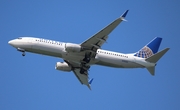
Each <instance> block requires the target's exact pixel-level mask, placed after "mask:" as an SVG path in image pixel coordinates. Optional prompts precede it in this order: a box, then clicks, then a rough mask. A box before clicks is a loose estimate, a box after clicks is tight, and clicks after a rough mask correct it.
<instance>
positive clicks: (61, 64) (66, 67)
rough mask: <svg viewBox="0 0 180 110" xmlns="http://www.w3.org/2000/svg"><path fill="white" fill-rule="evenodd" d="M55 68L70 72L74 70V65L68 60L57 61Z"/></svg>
mask: <svg viewBox="0 0 180 110" xmlns="http://www.w3.org/2000/svg"><path fill="white" fill-rule="evenodd" d="M55 69H56V70H61V71H67V72H70V71H71V70H72V67H71V66H70V65H68V64H67V63H66V62H57V63H56V65H55Z"/></svg>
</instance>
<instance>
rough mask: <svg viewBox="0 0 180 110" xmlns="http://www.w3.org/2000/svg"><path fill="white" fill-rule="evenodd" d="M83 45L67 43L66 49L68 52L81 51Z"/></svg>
mask: <svg viewBox="0 0 180 110" xmlns="http://www.w3.org/2000/svg"><path fill="white" fill-rule="evenodd" d="M81 50H82V47H81V46H80V45H78V44H73V43H66V51H67V52H80V51H81Z"/></svg>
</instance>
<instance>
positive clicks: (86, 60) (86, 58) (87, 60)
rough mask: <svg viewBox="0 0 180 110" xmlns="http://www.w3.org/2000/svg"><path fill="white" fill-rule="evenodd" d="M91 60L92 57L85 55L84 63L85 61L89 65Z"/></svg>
mask: <svg viewBox="0 0 180 110" xmlns="http://www.w3.org/2000/svg"><path fill="white" fill-rule="evenodd" d="M90 60H91V58H90V56H89V55H88V54H85V57H84V59H83V61H85V62H86V63H89V62H90Z"/></svg>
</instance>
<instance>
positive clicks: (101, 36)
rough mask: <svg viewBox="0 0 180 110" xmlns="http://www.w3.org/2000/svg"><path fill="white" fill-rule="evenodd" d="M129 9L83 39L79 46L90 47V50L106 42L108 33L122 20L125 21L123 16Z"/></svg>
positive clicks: (94, 49)
mask: <svg viewBox="0 0 180 110" xmlns="http://www.w3.org/2000/svg"><path fill="white" fill-rule="evenodd" d="M128 11H129V10H127V11H125V12H124V13H123V14H122V15H121V17H119V18H118V19H116V20H115V21H113V22H112V23H110V24H109V25H108V26H106V27H105V28H104V29H102V30H101V31H99V32H98V33H96V34H95V35H93V36H92V37H90V38H89V39H88V40H86V41H84V42H83V43H82V44H81V46H83V47H85V48H87V49H91V50H92V51H96V50H97V49H99V48H101V46H102V45H103V44H104V42H106V40H107V38H108V35H109V34H110V33H111V32H112V31H113V30H114V29H115V28H116V27H117V26H118V25H119V24H120V23H121V22H122V21H126V20H125V17H126V15H127V13H128Z"/></svg>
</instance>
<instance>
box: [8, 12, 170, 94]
mask: <svg viewBox="0 0 180 110" xmlns="http://www.w3.org/2000/svg"><path fill="white" fill-rule="evenodd" d="M128 11H129V10H126V11H125V12H124V13H123V14H122V15H121V16H120V17H119V18H117V19H116V20H114V21H113V22H112V23H110V24H109V25H107V26H106V27H105V28H103V29H102V30H100V31H99V32H98V33H96V34H95V35H93V36H92V37H90V38H89V39H87V40H85V41H84V42H82V43H81V44H76V43H66V42H59V41H54V40H48V39H43V38H35V37H19V38H17V39H14V40H10V41H9V42H8V44H10V45H11V46H13V47H15V48H16V49H17V50H18V51H20V52H22V56H25V52H32V53H36V54H43V55H48V56H53V57H58V58H62V59H63V60H64V62H57V63H56V65H55V69H56V70H60V71H66V72H70V71H73V73H74V74H75V76H76V77H77V79H78V80H79V81H80V83H81V84H83V85H86V86H87V87H88V88H89V89H90V90H91V83H92V81H93V78H92V79H90V78H89V73H88V71H89V69H90V66H92V65H102V66H108V67H114V68H146V69H147V70H148V71H149V72H150V74H151V75H155V66H156V63H157V61H158V60H159V59H160V58H161V57H162V56H163V55H164V54H165V53H166V52H167V51H168V50H169V49H170V48H165V49H164V50H162V51H159V52H158V49H159V46H160V44H161V41H162V38H160V37H155V38H154V39H153V40H152V41H151V42H149V43H148V44H147V45H145V46H144V47H143V48H142V49H140V50H139V51H137V52H135V53H128V54H124V53H119V52H113V51H108V50H103V49H101V46H102V45H103V44H104V43H106V42H107V39H108V35H109V34H110V33H111V32H112V31H113V30H114V29H115V28H116V27H117V26H118V25H119V24H120V23H121V22H122V21H126V19H125V17H126V15H127V13H128Z"/></svg>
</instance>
